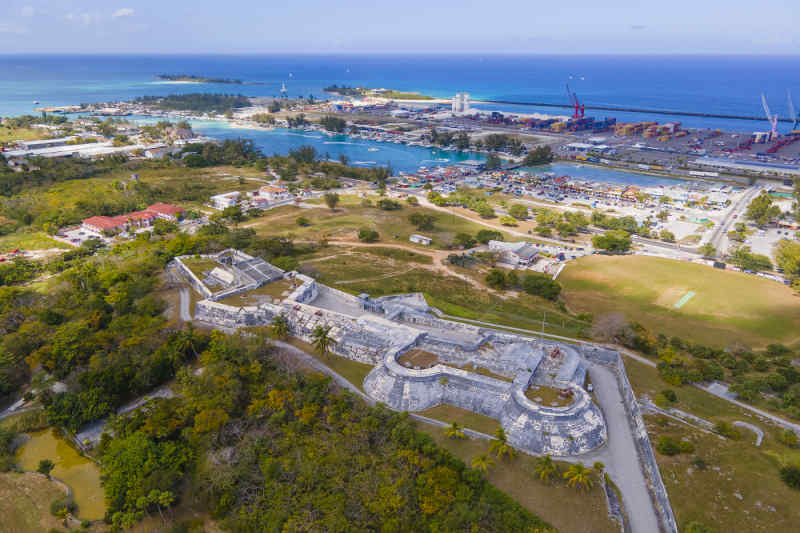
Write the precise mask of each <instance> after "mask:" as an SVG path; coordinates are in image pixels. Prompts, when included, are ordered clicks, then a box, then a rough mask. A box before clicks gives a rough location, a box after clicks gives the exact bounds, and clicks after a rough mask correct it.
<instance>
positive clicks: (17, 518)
mask: <svg viewBox="0 0 800 533" xmlns="http://www.w3.org/2000/svg"><path fill="white" fill-rule="evenodd" d="M62 497H64V491H63V490H61V487H59V486H58V485H56V484H55V483H53V482H52V481H48V480H47V479H45V478H44V477H41V476H34V475H31V474H18V473H15V472H6V473H0V517H2V518H1V519H0V533H25V532H34V531H50V529H52V528H58V529H59V530H60V531H61V530H63V528H64V524H63V522H62V521H61V520H59V519H58V518H56V517H54V516H53V515H51V514H50V502H52V501H53V500H55V499H57V498H62Z"/></svg>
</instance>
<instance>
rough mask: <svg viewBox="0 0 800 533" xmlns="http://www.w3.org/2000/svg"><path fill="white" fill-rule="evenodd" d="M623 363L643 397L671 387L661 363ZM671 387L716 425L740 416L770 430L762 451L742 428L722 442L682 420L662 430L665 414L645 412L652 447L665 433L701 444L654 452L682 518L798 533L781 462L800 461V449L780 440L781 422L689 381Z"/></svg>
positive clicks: (797, 503)
mask: <svg viewBox="0 0 800 533" xmlns="http://www.w3.org/2000/svg"><path fill="white" fill-rule="evenodd" d="M625 367H626V370H627V373H628V377H629V379H630V381H631V384H632V385H633V388H634V391H635V392H636V394H637V396H641V395H643V394H647V395H649V396H650V397H651V398H653V397H654V396H655V394H657V393H658V392H660V391H662V390H664V389H666V388H669V386H668V385H667V384H666V383H665V382H664V381H663V380H662V379H661V378H660V377H659V375H658V371H657V370H656V369H655V368H652V367H650V366H648V365H645V364H643V363H641V362H639V361H635V360H632V359H630V358H626V359H625ZM673 390H675V392H676V393H677V395H678V401H677V403H676V404H675V407H676V408H677V409H680V410H682V411H686V412H689V413H691V414H694V415H696V416H699V417H701V418H704V419H706V420H709V421H711V422H712V423H717V422H734V421H736V420H740V421H744V422H748V423H750V424H753V425H755V426H758V427H760V428H761V429H762V430H763V431H764V441H763V442H762V444H761V446H760V447H758V448H757V447H755V445H754V444H755V439H754V435H753V434H752V433H751V432H750V431H749V430H746V429H744V428H738V429H739V431H740V432H741V439H739V440H730V439H727V440H720V439H719V438H718V437H717V436H716V435H709V434H707V433H704V432H702V431H698V430H696V429H693V428H691V427H690V426H688V425H686V424H682V423H680V422H678V421H674V420H671V419H669V420H667V422H668V423H667V424H666V425H665V426H663V427H662V425H661V424H659V423H657V420H659V418H660V417H653V416H647V417H646V420H647V428H648V433H649V434H650V438H651V440H652V441H653V444H654V445H655V443H656V442H657V441H658V438H659V437H660V436H662V435H669V436H672V437H676V438H679V439H680V438H684V437H686V438H688V439H690V440H691V442H692V443H693V444H694V446H695V451H694V452H693V453H691V454H681V455H677V456H673V457H667V456H663V455H660V454H656V459H657V461H658V463H659V467H660V468H661V472H662V476H663V477H664V482H665V484H666V486H667V490H668V492H669V496H670V501H671V502H672V506H673V509H674V511H675V514H676V517H677V518H678V520H679V522H680V523H681V524H684V523H685V522H688V521H691V520H697V521H700V522H703V523H704V524H706V525H709V526H712V527H714V528H715V529H716V530H718V531H742V530H747V531H786V532H789V531H796V525H797V524H798V523H800V492H798V491H793V490H791V489H790V488H789V487H787V486H786V485H785V484H784V483H783V482H782V481H781V480H780V478H779V474H778V469H779V465H780V462H781V461H785V460H789V461H800V451H798V450H792V449H790V448H787V447H786V446H784V445H783V444H781V443H780V442H778V441H777V436H778V434H779V429H778V428H777V427H776V426H774V425H772V424H770V423H767V422H764V421H762V420H760V419H759V418H758V417H756V416H755V415H753V414H751V413H749V412H748V411H746V410H744V409H741V408H740V407H737V406H736V405H733V404H731V403H729V402H726V401H724V400H722V399H720V398H717V397H715V396H712V395H711V394H708V393H706V392H704V391H702V390H699V389H697V388H695V387H691V386H688V385H685V386H683V387H680V388H673ZM662 424H663V422H662ZM695 457H700V458H701V459H702V460H703V461H705V463H706V464H707V469H706V470H704V471H702V470H699V469H698V468H697V467H696V466H695V465H693V464H692V463H693V461H694V458H695ZM737 492H738V493H739V494H741V495H742V499H741V500H739V499H738V497H736V495H735V493H737ZM726 507H727V509H726ZM772 508H774V509H775V510H774V511H772V510H771V509H772ZM743 524H746V528H745V527H744V526H743ZM725 526H727V527H725Z"/></svg>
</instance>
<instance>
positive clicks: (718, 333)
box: [559, 255, 800, 347]
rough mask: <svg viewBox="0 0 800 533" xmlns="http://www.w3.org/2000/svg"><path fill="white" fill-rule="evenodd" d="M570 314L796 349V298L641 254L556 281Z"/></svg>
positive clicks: (799, 333)
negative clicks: (619, 316)
mask: <svg viewBox="0 0 800 533" xmlns="http://www.w3.org/2000/svg"><path fill="white" fill-rule="evenodd" d="M559 281H561V282H562V284H563V285H564V292H563V293H562V294H563V296H564V298H565V299H566V301H567V305H568V307H569V308H570V310H571V311H574V312H588V313H592V314H593V315H594V316H595V317H597V316H600V315H602V314H603V313H608V312H615V311H616V312H621V313H624V314H625V315H626V316H627V318H628V320H631V321H635V322H639V323H640V324H642V325H643V326H645V327H647V328H648V329H650V330H651V331H652V332H653V333H664V334H665V335H668V336H672V335H677V336H680V337H682V338H684V339H687V340H693V341H695V342H700V343H704V344H708V345H711V346H727V345H728V344H731V343H733V342H743V343H745V344H748V345H750V346H752V347H763V346H766V345H767V344H770V343H782V344H786V345H787V346H793V347H798V346H800V296H797V295H795V294H794V293H793V292H792V290H791V289H790V288H788V287H786V286H785V285H781V284H779V283H777V282H775V281H770V280H767V279H763V278H759V277H757V276H754V275H751V274H744V273H741V272H729V271H722V270H717V269H714V268H710V267H708V266H705V265H700V264H694V263H688V262H685V261H673V260H670V259H661V258H656V257H646V256H605V255H593V256H587V257H584V258H581V259H578V260H576V261H572V262H570V263H569V264H568V265H567V267H566V268H565V269H564V271H563V272H562V273H561V276H560V277H559Z"/></svg>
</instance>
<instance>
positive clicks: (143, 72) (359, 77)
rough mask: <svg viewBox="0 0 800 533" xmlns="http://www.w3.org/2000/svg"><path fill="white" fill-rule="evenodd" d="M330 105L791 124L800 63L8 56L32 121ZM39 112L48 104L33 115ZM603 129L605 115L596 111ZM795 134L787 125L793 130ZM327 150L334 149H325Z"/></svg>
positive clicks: (735, 125)
mask: <svg viewBox="0 0 800 533" xmlns="http://www.w3.org/2000/svg"><path fill="white" fill-rule="evenodd" d="M156 74H193V75H197V76H209V77H221V78H237V79H241V80H243V81H245V82H251V83H254V84H253V85H241V86H240V85H214V84H175V83H166V82H160V81H157V80H156V79H155V78H154V76H155V75H156ZM284 83H285V84H286V87H287V89H288V92H289V95H290V96H308V95H310V94H313V95H314V96H315V97H323V98H325V97H329V95H325V94H324V93H323V92H322V88H323V87H325V86H327V85H329V84H332V83H336V84H339V85H351V86H357V85H363V86H367V87H387V88H393V89H398V90H407V91H419V92H421V93H424V94H430V95H433V96H439V97H450V96H452V95H453V94H455V93H456V92H460V91H466V92H468V93H470V94H471V95H472V97H473V98H474V99H485V100H512V101H521V102H546V103H566V102H567V101H568V96H567V93H566V88H565V86H566V84H567V83H568V84H569V85H570V88H571V89H572V90H573V91H574V92H576V93H577V94H578V96H579V98H580V99H581V101H582V102H583V103H584V104H586V105H592V104H594V105H610V106H620V107H638V108H648V109H667V110H673V109H674V110H682V111H692V112H706V113H717V114H736V115H755V116H762V115H763V111H762V109H761V93H762V92H764V93H765V94H766V96H767V99H768V101H769V104H770V106H771V111H772V112H773V113H777V114H778V115H780V116H781V117H787V116H788V114H789V113H788V105H787V97H786V91H787V89H790V90H792V91H793V92H794V96H795V98H796V100H797V102H798V104H799V105H800V55H797V56H597V55H593V56H547V55H516V56H515V55H448V56H442V55H380V56H379V55H372V56H369V55H331V56H320V55H236V56H228V55H181V56H170V55H160V56H135V55H122V56H74V55H50V56H42V55H14V56H3V55H0V116H9V115H19V114H23V113H32V112H33V109H34V107H39V106H56V105H68V104H80V103H88V102H98V101H114V100H129V99H132V98H134V97H137V96H145V95H166V94H173V93H181V92H227V93H230V92H235V93H241V94H245V95H248V96H276V95H278V94H279V91H280V88H281V85H282V84H284ZM34 101H39V102H40V104H39V105H34V103H33V102H34ZM478 107H483V108H487V109H497V108H501V109H507V110H509V111H520V112H534V111H539V112H542V113H547V114H569V110H567V109H557V108H546V107H545V108H536V107H531V106H509V105H503V106H498V105H494V106H490V105H482V106H478ZM587 114H590V115H592V116H595V117H596V118H603V117H604V116H605V115H606V114H608V113H606V112H594V111H591V112H587ZM613 115H614V116H616V117H617V120H619V121H634V120H657V121H660V122H667V121H670V120H678V121H680V122H682V123H683V125H684V126H685V127H698V128H723V129H727V130H732V131H754V130H765V129H767V128H768V125H767V122H766V120H764V121H738V120H721V119H704V118H695V117H670V116H665V115H646V114H632V113H622V112H615V113H613ZM790 126H791V125H790V124H786V123H781V124H780V128H781V130H782V131H786V130H788V129H789V128H790ZM198 129H199V130H200V131H202V132H203V133H207V134H209V135H213V136H217V137H223V138H224V137H251V138H254V139H255V140H256V142H257V143H258V145H259V146H260V147H261V148H262V149H263V150H264V151H265V152H266V153H268V154H271V153H285V152H286V151H287V150H288V149H290V148H294V147H296V146H299V145H301V144H303V143H308V144H313V145H314V146H315V147H316V148H317V149H318V151H320V152H321V153H326V152H328V153H329V154H330V155H331V157H336V156H338V154H339V153H345V154H346V155H348V157H350V159H351V160H353V161H363V162H365V164H373V163H372V162H374V164H386V163H391V164H392V166H393V167H394V168H395V169H398V170H413V169H415V168H416V167H417V166H419V165H420V164H423V165H426V164H431V165H434V164H442V163H443V162H444V161H441V160H446V161H453V160H463V159H476V158H478V159H479V158H480V157H478V156H475V155H474V154H459V153H455V152H441V151H435V150H434V151H432V150H426V149H422V148H414V147H404V146H401V145H391V144H388V145H387V144H385V143H369V142H368V141H356V142H355V143H354V144H349V145H348V144H331V143H348V142H350V141H349V140H348V139H346V138H342V139H338V140H337V139H328V138H325V139H304V138H303V137H302V135H301V134H299V133H298V132H291V131H285V130H276V131H274V132H258V131H254V130H241V129H232V128H226V127H224V126H221V125H218V124H216V123H212V124H201V125H198ZM324 143H328V144H324ZM370 148H378V150H377V151H376V150H370Z"/></svg>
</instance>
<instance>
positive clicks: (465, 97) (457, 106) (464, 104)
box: [452, 93, 469, 113]
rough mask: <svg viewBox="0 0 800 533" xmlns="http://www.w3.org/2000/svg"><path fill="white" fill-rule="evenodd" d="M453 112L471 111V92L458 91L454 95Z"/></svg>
mask: <svg viewBox="0 0 800 533" xmlns="http://www.w3.org/2000/svg"><path fill="white" fill-rule="evenodd" d="M452 111H453V113H467V112H469V94H467V93H458V94H456V95H455V96H454V97H453V103H452Z"/></svg>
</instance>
